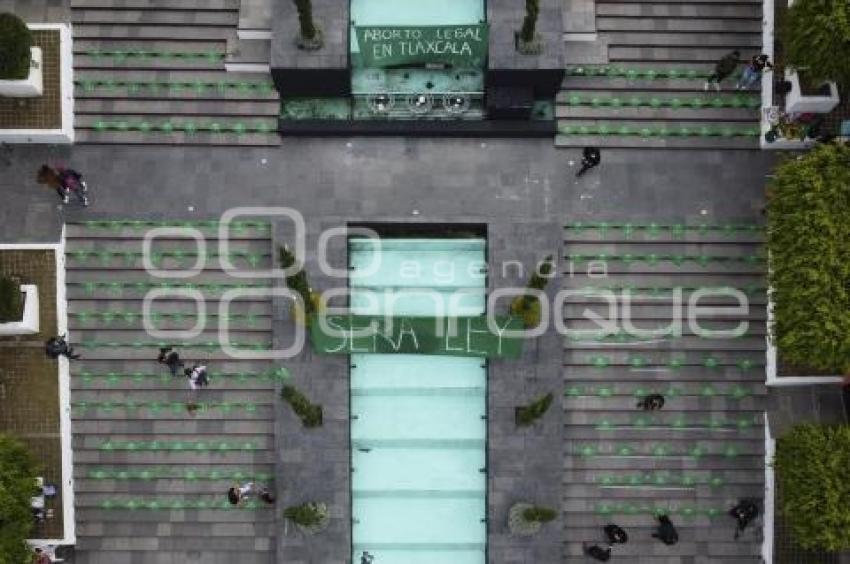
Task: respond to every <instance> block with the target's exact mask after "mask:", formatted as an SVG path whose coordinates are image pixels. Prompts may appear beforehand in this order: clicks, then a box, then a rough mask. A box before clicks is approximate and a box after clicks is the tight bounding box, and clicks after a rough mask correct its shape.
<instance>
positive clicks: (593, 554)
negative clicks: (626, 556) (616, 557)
mask: <svg viewBox="0 0 850 564" xmlns="http://www.w3.org/2000/svg"><path fill="white" fill-rule="evenodd" d="M583 548H584V553H585V554H586V555H587V556H589V557H590V558H593V559H594V560H597V561H599V562H608V561H609V560H611V547H610V546H609V547H606V548H602V547H601V546H599V545H598V544H592V545H589V544H587V543H585V544H584V546H583Z"/></svg>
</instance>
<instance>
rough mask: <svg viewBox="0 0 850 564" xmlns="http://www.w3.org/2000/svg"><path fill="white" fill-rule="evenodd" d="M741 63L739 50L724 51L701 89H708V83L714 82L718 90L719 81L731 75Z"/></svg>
mask: <svg viewBox="0 0 850 564" xmlns="http://www.w3.org/2000/svg"><path fill="white" fill-rule="evenodd" d="M740 63H741V52H740V51H737V50H736V51H732V52H730V53H726V54H725V55H723V57H721V59H720V60H719V61H717V64H716V65H715V66H714V74H712V75H711V76H709V77H708V80H707V81H705V85H704V86H703V90H708V87H709V85H711V84H714V89H715V90H716V91H718V92H720V83H721V82H722V81H723V80H724V79H726V78H728V77H729V76H731V75H732V73H733V72H735V69H736V68H738V65H739V64H740Z"/></svg>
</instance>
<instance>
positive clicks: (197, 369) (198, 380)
mask: <svg viewBox="0 0 850 564" xmlns="http://www.w3.org/2000/svg"><path fill="white" fill-rule="evenodd" d="M183 374H185V375H186V378H188V379H189V390H190V391H189V395H190V397H189V401H187V402H186V410H187V411H188V412H189V413H193V414H194V413H195V411H197V409H198V407H200V406H199V405H198V403H197V402H196V401H195V400H196V399H197V395H198V390H200V389H201V388H206V387H207V386H209V385H210V380H209V377H208V376H207V367H206V366H203V365H198V364H195V365H193V366H192V368H186V369H185V370H184V371H183Z"/></svg>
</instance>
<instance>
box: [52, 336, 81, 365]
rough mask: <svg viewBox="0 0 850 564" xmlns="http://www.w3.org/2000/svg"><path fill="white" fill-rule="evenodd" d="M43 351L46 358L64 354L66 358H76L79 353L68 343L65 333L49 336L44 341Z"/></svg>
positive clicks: (78, 356)
mask: <svg viewBox="0 0 850 564" xmlns="http://www.w3.org/2000/svg"><path fill="white" fill-rule="evenodd" d="M44 353H45V354H46V355H47V356H48V358H54V359H55V358H59V357H60V356H65V357H66V358H67V359H68V360H77V359H78V358H80V355H79V354H77V353H75V352H74V347H72V346H70V345H69V344H68V341H66V340H65V335H59V336H58V337H51V338H50V339H48V341H47V342H46V343H44Z"/></svg>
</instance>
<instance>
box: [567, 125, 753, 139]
mask: <svg viewBox="0 0 850 564" xmlns="http://www.w3.org/2000/svg"><path fill="white" fill-rule="evenodd" d="M558 133H559V134H561V135H621V136H624V137H628V136H637V137H654V136H657V137H676V136H679V137H760V136H761V128H760V126H757V125H756V126H751V127H746V126H739V127H732V126H720V127H711V126H707V125H706V126H687V125H679V126H666V125H661V124H657V125H653V124H649V125H643V126H640V127H637V126H633V125H627V124H616V123H610V124H608V123H604V124H598V125H596V124H594V125H587V124H582V125H574V124H568V123H560V124H558Z"/></svg>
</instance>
